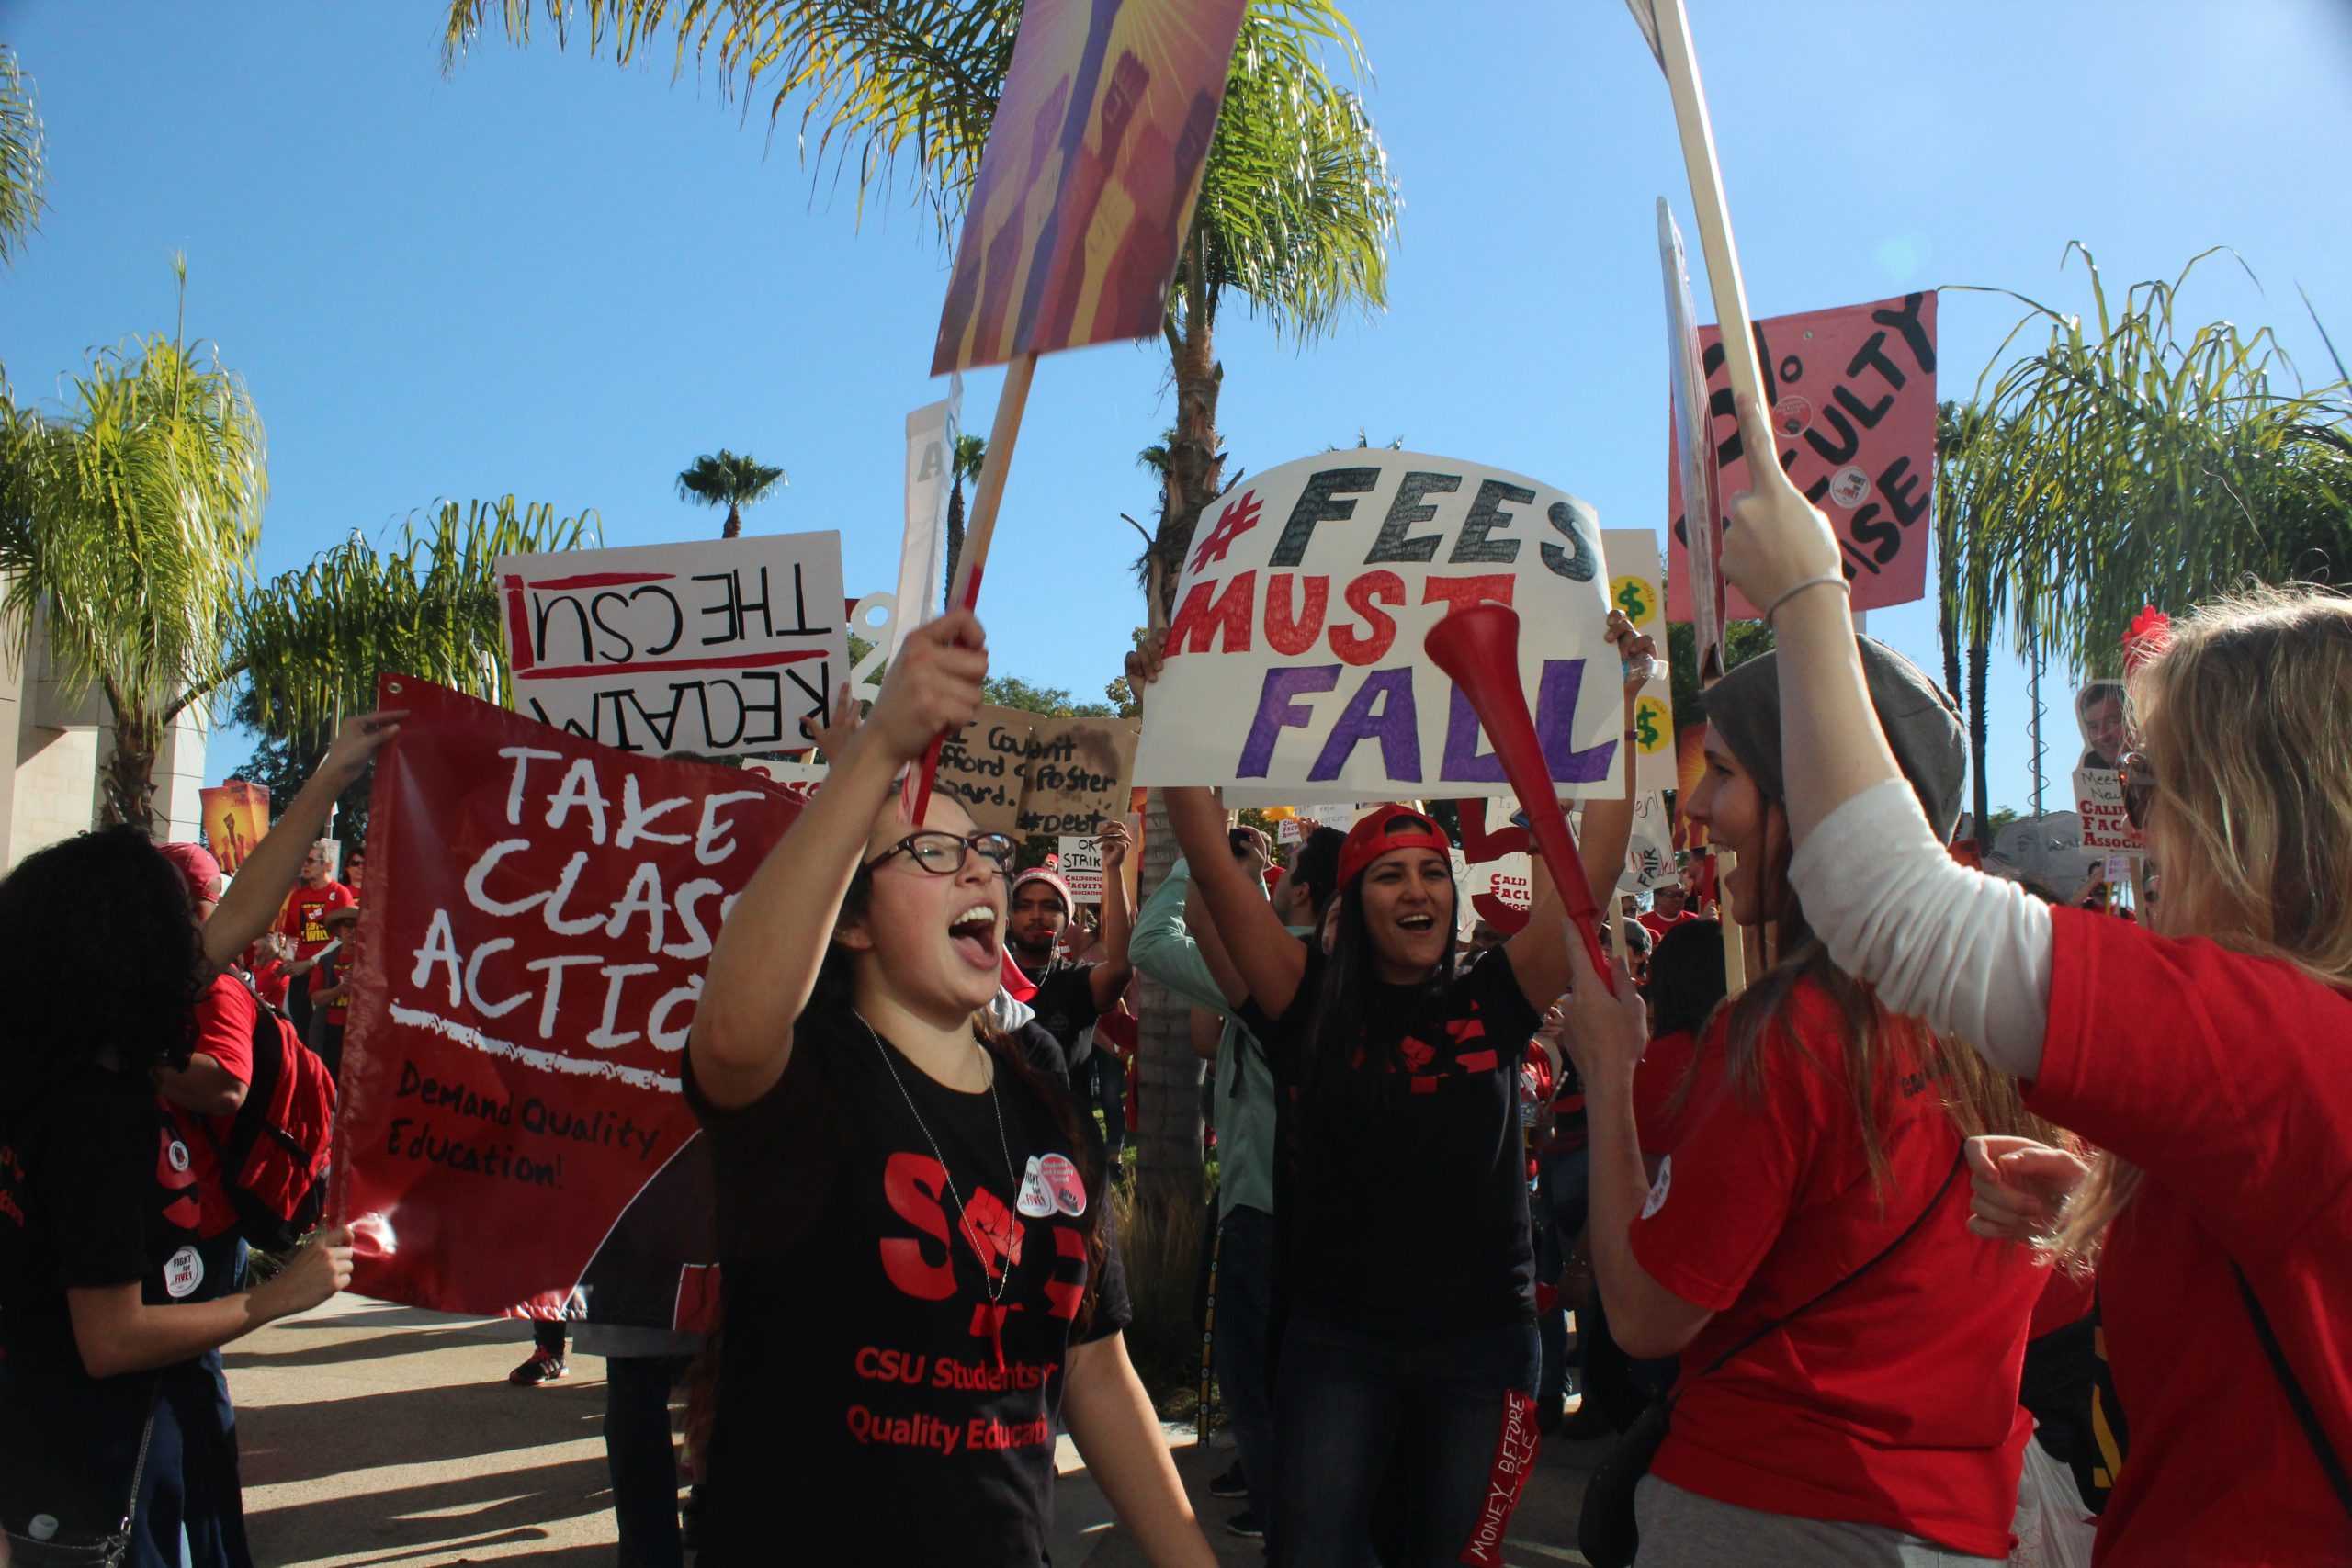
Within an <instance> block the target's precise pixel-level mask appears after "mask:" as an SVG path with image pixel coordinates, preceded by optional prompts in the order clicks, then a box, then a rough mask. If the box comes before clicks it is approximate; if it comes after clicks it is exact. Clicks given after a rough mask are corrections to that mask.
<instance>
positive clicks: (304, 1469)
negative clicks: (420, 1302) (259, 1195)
mask: <svg viewBox="0 0 2352 1568" xmlns="http://www.w3.org/2000/svg"><path fill="white" fill-rule="evenodd" d="M529 1344H530V1327H529V1325H527V1324H524V1323H519V1322H514V1321H504V1320H496V1319H492V1320H483V1319H477V1318H461V1317H450V1316H447V1315H444V1314H439V1313H428V1312H421V1311H418V1310H416V1309H415V1308H413V1307H401V1306H392V1305H388V1304H387V1303H382V1302H375V1301H368V1300H366V1299H363V1298H361V1297H356V1296H343V1297H338V1298H337V1299H336V1300H334V1301H333V1302H330V1303H327V1304H326V1305H324V1306H322V1307H320V1308H319V1309H317V1310H316V1311H313V1312H310V1313H306V1314H303V1315H301V1316H300V1317H296V1318H288V1319H285V1320H283V1321H281V1322H278V1323H275V1324H272V1325H269V1326H268V1327H267V1328H265V1329H263V1330H261V1331H260V1332H259V1333H257V1334H254V1335H253V1336H251V1337H248V1338H245V1339H242V1340H239V1341H238V1342H237V1343H236V1344H235V1345H233V1346H232V1347H230V1348H229V1349H228V1351H227V1352H226V1359H227V1362H228V1368H229V1386H230V1390H231V1393H232V1395H233V1396H234V1398H235V1401H236V1406H237V1430H238V1438H239V1443H240V1448H241V1450H242V1453H243V1474H244V1483H245V1520H246V1526H247V1529H248V1531H249V1532H250V1535H251V1538H252V1541H253V1549H254V1560H255V1561H256V1562H261V1563H264V1564H267V1565H271V1568H278V1565H285V1568H295V1565H317V1568H328V1565H348V1568H358V1565H361V1564H368V1565H379V1564H385V1565H389V1564H398V1565H400V1568H438V1565H440V1564H444V1563H458V1562H502V1563H517V1564H520V1563H540V1564H557V1565H568V1568H590V1565H592V1564H593V1565H594V1568H609V1565H610V1564H612V1563H613V1562H614V1561H615V1545H614V1535H613V1520H612V1512H611V1508H612V1495H611V1492H610V1490H609V1486H608V1482H607V1478H606V1474H605V1445H604V1436H603V1425H604V1412H605V1386H604V1384H605V1369H604V1362H603V1360H602V1359H600V1358H598V1357H595V1356H588V1355H582V1354H580V1353H579V1352H577V1351H574V1352H573V1354H572V1356H571V1376H570V1377H569V1378H567V1379H565V1380H564V1381H563V1382H560V1383H552V1384H548V1385H544V1386H542V1387H539V1388H516V1387H514V1386H512V1385H511V1384H509V1383H508V1382H506V1374H507V1373H508V1371H512V1370H513V1368H514V1367H515V1364H516V1363H517V1362H519V1361H520V1360H522V1359H523V1358H524V1357H525V1356H526V1355H527V1354H529ZM1168 1437H1169V1445H1170V1450H1172V1451H1173V1453H1174V1455H1175V1459H1176V1467H1177V1470H1178V1472H1179V1473H1180V1474H1182V1476H1183V1478H1184V1484H1185V1487H1186V1489H1187V1490H1188V1491H1189V1492H1190V1493H1191V1495H1192V1497H1193V1506H1194V1508H1195V1509H1196V1510H1197V1511H1198V1512H1199V1514H1200V1517H1201V1522H1202V1526H1203V1528H1204V1530H1205V1531H1206V1532H1207V1535H1208V1538H1209V1540H1210V1542H1211V1544H1212V1545H1214V1546H1215V1547H1216V1551H1217V1555H1218V1559H1219V1561H1220V1562H1227V1563H1231V1564H1236V1565H1240V1564H1251V1565H1254V1564H1256V1563H1257V1562H1259V1561H1260V1554H1259V1546H1258V1543H1257V1542H1255V1541H1248V1540H1241V1539H1240V1538H1238V1537H1236V1536H1232V1535H1228V1534H1227V1533H1226V1529H1225V1523H1226V1520H1227V1519H1228V1518H1229V1517H1232V1516H1233V1515H1234V1514H1235V1513H1236V1512H1238V1510H1239V1508H1240V1505H1239V1504H1238V1503H1231V1502H1222V1501H1219V1500H1216V1499H1215V1498H1212V1497H1211V1496H1210V1495H1209V1492H1208V1482H1209V1477H1210V1476H1212V1475H1214V1474H1216V1472H1220V1471H1222V1470H1224V1469H1225V1467H1226V1466H1227V1465H1228V1464H1230V1463H1231V1462H1232V1459H1233V1454H1232V1450H1230V1449H1229V1448H1225V1447H1222V1446H1219V1445H1218V1443H1217V1442H1216V1441H1214V1440H1213V1441H1212V1443H1211V1445H1210V1446H1209V1447H1208V1448H1206V1449H1203V1448H1201V1447H1199V1446H1198V1445H1197V1444H1196V1443H1195V1442H1194V1440H1193V1430H1192V1428H1191V1427H1190V1426H1189V1425H1187V1426H1183V1427H1170V1428H1169V1430H1168ZM1601 1451H1602V1450H1601V1445H1600V1444H1594V1443H1586V1444H1562V1443H1559V1442H1556V1441H1555V1442H1547V1443H1546V1444H1545V1445H1544V1451H1543V1452H1542V1453H1541V1454H1540V1455H1539V1457H1538V1459H1537V1461H1536V1469H1535V1472H1534V1475H1533V1476H1532V1479H1531V1480H1530V1482H1529V1483H1528V1487H1527V1491H1526V1493H1525V1495H1524V1496H1523V1497H1522V1498H1521V1504H1520V1507H1519V1511H1518V1513H1517V1515H1516V1516H1514V1517H1513V1519H1512V1529H1511V1532H1510V1538H1509V1540H1507V1541H1506V1542H1505V1548H1504V1554H1503V1560H1504V1562H1507V1563H1509V1564H1510V1568H1558V1565H1560V1564H1564V1563H1566V1564H1581V1563H1583V1562H1584V1559H1583V1558H1582V1557H1580V1556H1578V1555H1577V1553H1576V1551H1575V1550H1574V1543H1575V1540H1576V1520H1577V1507H1578V1506H1579V1504H1580V1503H1581V1501H1582V1497H1583V1493H1584V1482H1585V1477H1586V1474H1587V1473H1588V1472H1589V1469H1590V1467H1591V1466H1592V1465H1593V1464H1595V1463H1597V1462H1598V1461H1599V1460H1600V1453H1601ZM1060 1466H1061V1472H1062V1478H1061V1481H1060V1483H1059V1485H1058V1486H1057V1491H1056V1495H1055V1501H1056V1509H1055V1522H1056V1529H1055V1541H1054V1547H1053V1561H1054V1562H1056V1563H1057V1564H1063V1565H1069V1564H1080V1565H1083V1568H1128V1565H1131V1564H1141V1563H1143V1562H1145V1558H1144V1555H1143V1553H1142V1551H1141V1550H1140V1549H1139V1548H1138V1547H1137V1546H1136V1542H1135V1541H1134V1540H1133V1539H1132V1538H1131V1537H1129V1536H1128V1535H1127V1534H1126V1532H1125V1530H1124V1529H1120V1528H1119V1527H1118V1525H1117V1524H1116V1523H1115V1521H1114V1519H1113V1517H1112V1515H1111V1509H1110V1506H1109V1505H1108V1504H1107V1503H1106V1502H1105V1501H1104V1500H1103V1494H1102V1493H1101V1491H1100V1490H1099V1489H1098V1488H1096V1486H1095V1485H1094V1483H1093V1482H1092V1480H1091V1478H1090V1477H1089V1476H1088V1475H1087V1473H1086V1470H1085V1466H1084V1465H1083V1463H1081V1462H1080V1460H1079V1458H1078V1454H1077V1450H1075V1449H1074V1448H1073V1447H1072V1446H1071V1445H1070V1443H1069V1439H1068V1438H1063V1439H1062V1440H1061V1448H1060Z"/></svg>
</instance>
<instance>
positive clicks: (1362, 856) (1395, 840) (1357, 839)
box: [1340, 806, 1453, 887]
mask: <svg viewBox="0 0 2352 1568" xmlns="http://www.w3.org/2000/svg"><path fill="white" fill-rule="evenodd" d="M1400 820H1401V821H1404V822H1410V823H1416V824H1418V825H1419V827H1418V830H1416V829H1410V828H1408V829H1400V830H1398V831H1397V832H1393V833H1392V832H1390V831H1389V830H1388V828H1389V824H1391V823H1393V822H1397V821H1400ZM1393 850H1435V851H1436V852H1438V853H1440V854H1448V853H1450V852H1452V851H1453V840H1451V839H1449V838H1447V837H1446V836H1445V829H1442V828H1441V827H1439V826H1438V825H1437V824H1436V823H1435V822H1432V821H1430V819H1429V818H1427V817H1424V816H1423V815H1421V813H1419V812H1418V811H1414V810H1412V809H1410V808H1408V807H1402V806H1384V807H1381V808H1380V809H1379V810H1377V811H1375V812H1374V813H1373V814H1372V815H1371V816H1369V817H1367V818H1364V819H1363V821H1361V822H1359V823H1357V824H1356V825H1355V826H1354V827H1352V828H1351V829H1348V841H1347V842H1346V843H1344V844H1341V845H1340V886H1341V887H1345V886H1348V885H1349V884H1351V883H1352V882H1353V881H1355V879H1356V878H1357V877H1359V876H1362V875H1363V874H1364V872H1365V871H1366V870H1367V869H1369V868H1370V867H1371V865H1372V863H1373V862H1374V861H1376V860H1378V859H1379V858H1380V857H1381V856H1383V855H1385V854H1387V853H1388V852H1391V851H1393Z"/></svg>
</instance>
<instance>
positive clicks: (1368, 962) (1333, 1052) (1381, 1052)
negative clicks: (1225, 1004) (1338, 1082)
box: [1307, 818, 1462, 1082]
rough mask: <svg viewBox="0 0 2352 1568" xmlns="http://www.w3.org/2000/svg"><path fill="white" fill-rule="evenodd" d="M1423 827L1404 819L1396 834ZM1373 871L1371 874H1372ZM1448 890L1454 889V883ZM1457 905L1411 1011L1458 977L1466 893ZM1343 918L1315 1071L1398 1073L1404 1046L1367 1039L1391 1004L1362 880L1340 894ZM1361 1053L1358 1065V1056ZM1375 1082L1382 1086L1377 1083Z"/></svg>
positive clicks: (1328, 965)
mask: <svg viewBox="0 0 2352 1568" xmlns="http://www.w3.org/2000/svg"><path fill="white" fill-rule="evenodd" d="M1421 828H1422V824H1421V823H1419V822H1415V821H1411V820H1410V819H1408V818H1399V819H1398V824H1397V828H1396V829H1395V830H1396V831H1397V832H1417V831H1419V830H1421ZM1369 869H1370V868H1369V867H1367V868H1366V872H1367V874H1368V873H1369ZM1447 886H1449V887H1452V886H1453V883H1452V881H1451V879H1450V878H1449V880H1448V882H1447ZM1339 900H1340V918H1339V920H1338V923H1337V924H1336V926H1335V927H1334V929H1333V931H1332V933H1331V952H1330V954H1329V957H1328V958H1326V960H1325V961H1324V964H1323V984H1322V987H1321V988H1320V989H1319V990H1318V991H1317V993H1316V997H1315V1028H1314V1031H1313V1033H1312V1035H1311V1037H1310V1043H1309V1045H1308V1047H1307V1057H1308V1061H1309V1064H1310V1066H1311V1068H1312V1071H1313V1072H1314V1074H1315V1075H1316V1076H1317V1077H1318V1078H1322V1077H1327V1076H1328V1075H1329V1074H1330V1073H1331V1072H1333V1071H1334V1070H1335V1069H1337V1070H1338V1071H1340V1074H1341V1075H1342V1077H1348V1076H1351V1075H1349V1074H1348V1073H1347V1069H1349V1068H1351V1067H1353V1066H1358V1065H1361V1066H1363V1067H1366V1068H1369V1069H1370V1070H1371V1071H1372V1073H1374V1074H1375V1075H1382V1074H1386V1073H1388V1072H1390V1071H1392V1070H1393V1069H1395V1068H1396V1067H1397V1065H1398V1062H1399V1060H1400V1058H1399V1055H1398V1052H1397V1045H1398V1043H1399V1040H1398V1039H1397V1038H1387V1036H1388V1035H1389V1032H1388V1031H1387V1030H1382V1031H1381V1032H1380V1033H1381V1035H1382V1036H1383V1038H1381V1039H1379V1040H1376V1041H1375V1040H1371V1039H1367V1038H1365V1025H1366V1023H1367V1022H1368V1021H1369V1018H1370V1011H1371V1009H1372V1007H1373V1006H1374V1002H1375V1001H1376V1000H1379V1005H1381V1006H1382V1007H1383V1008H1384V1009H1385V1008H1386V1007H1387V1005H1388V1004H1387V1002H1386V1001H1385V1000H1380V999H1379V998H1377V996H1376V987H1378V985H1379V981H1380V954H1379V952H1378V951H1377V950H1376V949H1375V948H1374V946H1373V942H1372V926H1371V923H1370V922H1369V921H1368V920H1366V919H1365V918H1364V912H1363V875H1359V876H1357V877H1356V879H1355V880H1354V881H1352V882H1351V883H1349V884H1348V885H1347V886H1344V887H1342V888H1340V892H1339ZM1461 910H1462V889H1460V888H1459V887H1453V904H1452V906H1451V907H1450V908H1447V909H1446V911H1445V913H1444V916H1443V919H1444V921H1445V951H1444V953H1442V954H1441V955H1440V956H1439V958H1438V961H1437V963H1436V964H1433V965H1431V966H1430V971H1429V973H1428V974H1426V975H1423V976H1420V978H1419V979H1418V980H1416V981H1414V982H1413V992H1414V996H1413V999H1412V1003H1411V1006H1413V1007H1416V1008H1418V1007H1419V1004H1420V1003H1421V1002H1422V1001H1423V1000H1424V999H1426V998H1432V997H1435V996H1436V995H1437V994H1438V993H1440V992H1441V991H1442V990H1444V989H1445V987H1446V985H1447V982H1448V981H1450V980H1451V979H1452V978H1453V959H1454V949H1455V947H1456V945H1457V944H1458V942H1459V932H1458V931H1457V926H1456V922H1457V920H1458V919H1459V917H1460V915H1461ZM1359 1052H1361V1053H1362V1057H1361V1062H1360V1064H1359V1057H1358V1053H1359ZM1371 1081H1373V1082H1378V1081H1381V1080H1380V1079H1379V1078H1378V1077H1374V1079H1372V1080H1371Z"/></svg>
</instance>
